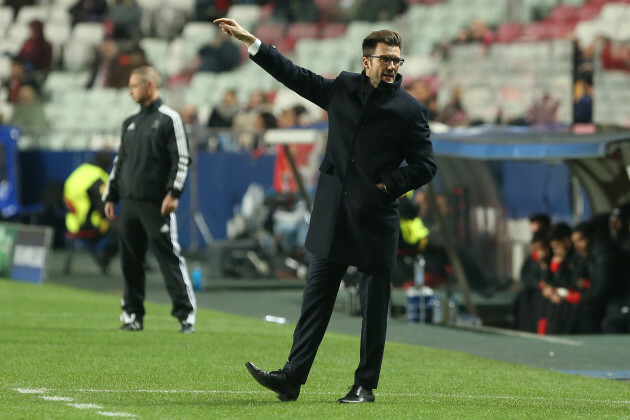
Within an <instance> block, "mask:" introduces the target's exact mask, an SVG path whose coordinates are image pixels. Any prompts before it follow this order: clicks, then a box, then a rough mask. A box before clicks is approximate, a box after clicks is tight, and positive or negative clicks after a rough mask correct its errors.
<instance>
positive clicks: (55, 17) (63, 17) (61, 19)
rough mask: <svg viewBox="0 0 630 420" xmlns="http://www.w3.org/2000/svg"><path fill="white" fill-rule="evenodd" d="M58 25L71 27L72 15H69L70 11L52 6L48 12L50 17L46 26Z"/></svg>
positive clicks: (47, 18)
mask: <svg viewBox="0 0 630 420" xmlns="http://www.w3.org/2000/svg"><path fill="white" fill-rule="evenodd" d="M51 23H53V24H56V25H62V24H64V25H68V26H70V23H71V17H70V13H68V9H66V8H64V7H60V6H51V7H50V10H49V12H48V16H47V17H46V26H48V25H49V24H51Z"/></svg>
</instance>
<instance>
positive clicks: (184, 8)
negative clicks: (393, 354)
mask: <svg viewBox="0 0 630 420" xmlns="http://www.w3.org/2000/svg"><path fill="white" fill-rule="evenodd" d="M164 6H165V7H168V8H171V9H174V10H177V11H179V12H182V13H184V14H185V15H186V16H187V17H190V16H192V15H193V12H194V10H195V0H164Z"/></svg>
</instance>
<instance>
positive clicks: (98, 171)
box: [63, 152, 118, 274]
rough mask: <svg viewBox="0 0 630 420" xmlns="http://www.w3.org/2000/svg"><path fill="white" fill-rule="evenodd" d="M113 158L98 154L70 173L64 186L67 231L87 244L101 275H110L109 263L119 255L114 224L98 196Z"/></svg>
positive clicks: (103, 153) (107, 154) (102, 189)
mask: <svg viewBox="0 0 630 420" xmlns="http://www.w3.org/2000/svg"><path fill="white" fill-rule="evenodd" d="M111 162H112V156H111V153H109V152H100V153H97V154H95V155H94V157H93V158H92V160H91V161H90V162H88V163H84V164H82V165H81V166H79V167H78V168H77V169H75V170H74V171H72V173H71V174H70V176H69V177H68V178H67V179H66V181H65V183H64V185H63V201H64V204H65V205H66V208H67V210H68V212H67V213H66V229H67V230H68V232H70V233H72V234H74V235H78V234H79V232H81V240H82V241H84V242H86V243H87V244H88V246H87V247H86V248H87V249H88V251H90V253H91V254H92V255H93V256H94V258H95V259H96V262H97V263H98V265H99V267H100V268H101V272H102V273H103V274H108V273H109V264H110V262H111V260H112V258H113V257H114V256H115V255H116V253H117V252H118V229H117V224H116V223H113V222H110V221H109V220H107V217H106V216H105V203H103V200H101V196H102V194H103V192H104V191H105V185H106V184H107V179H108V178H109V175H108V173H107V171H108V170H109V168H110V166H111Z"/></svg>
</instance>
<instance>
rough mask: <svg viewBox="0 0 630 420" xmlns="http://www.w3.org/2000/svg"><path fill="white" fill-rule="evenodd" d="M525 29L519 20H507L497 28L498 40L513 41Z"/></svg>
mask: <svg viewBox="0 0 630 420" xmlns="http://www.w3.org/2000/svg"><path fill="white" fill-rule="evenodd" d="M522 31H523V26H522V25H521V24H520V23H518V22H506V23H503V24H501V25H500V26H499V28H498V29H497V34H496V40H497V41H498V42H512V41H514V40H515V39H516V38H518V37H519V36H520V35H521V33H522Z"/></svg>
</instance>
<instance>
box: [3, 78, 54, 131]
mask: <svg viewBox="0 0 630 420" xmlns="http://www.w3.org/2000/svg"><path fill="white" fill-rule="evenodd" d="M10 123H11V124H13V125H17V126H18V127H21V128H25V127H30V128H33V129H36V130H42V129H46V128H48V127H50V121H49V120H48V117H46V113H45V112H44V103H43V102H42V100H41V99H40V97H39V95H38V94H37V91H36V90H35V88H34V87H33V85H30V84H26V85H22V86H20V90H19V91H18V99H17V102H16V103H15V106H14V107H13V115H12V116H11V121H10ZM38 134H42V133H38Z"/></svg>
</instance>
